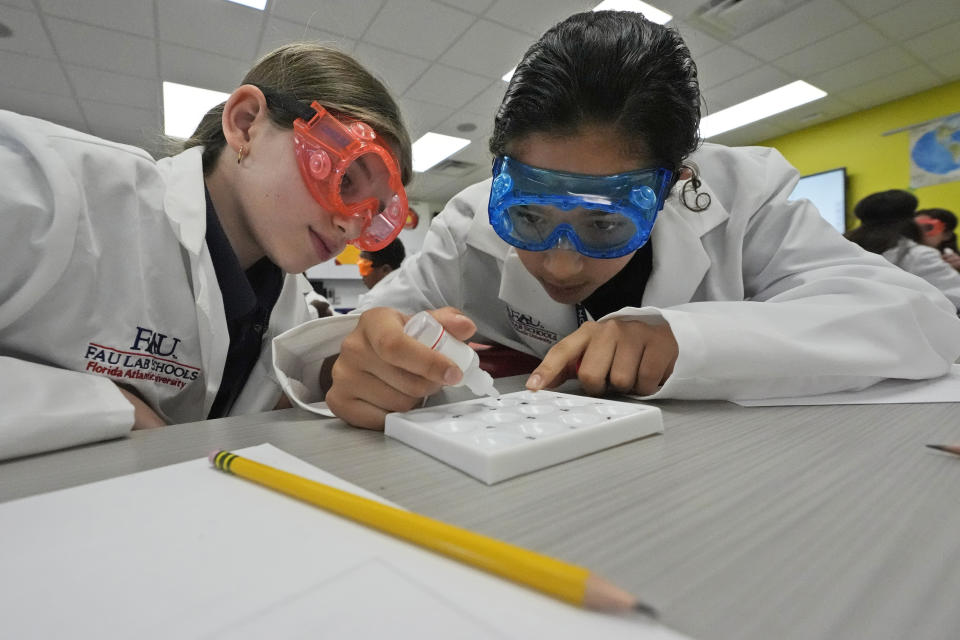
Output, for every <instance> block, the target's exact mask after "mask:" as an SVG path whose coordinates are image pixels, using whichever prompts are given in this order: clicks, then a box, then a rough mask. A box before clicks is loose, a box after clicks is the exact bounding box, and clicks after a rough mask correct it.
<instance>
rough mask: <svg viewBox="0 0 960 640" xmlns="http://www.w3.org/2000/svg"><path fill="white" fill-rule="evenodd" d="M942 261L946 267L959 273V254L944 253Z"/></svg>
mask: <svg viewBox="0 0 960 640" xmlns="http://www.w3.org/2000/svg"><path fill="white" fill-rule="evenodd" d="M943 261H944V262H946V263H947V264H948V265H950V266H951V267H953V268H954V269H956V270H957V271H960V254H958V253H945V254H943Z"/></svg>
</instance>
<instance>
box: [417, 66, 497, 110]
mask: <svg viewBox="0 0 960 640" xmlns="http://www.w3.org/2000/svg"><path fill="white" fill-rule="evenodd" d="M489 84H490V79H489V78H484V77H482V76H475V75H473V74H472V73H467V72H466V71H460V70H459V69H453V68H451V67H446V66H444V65H442V64H435V65H431V67H430V68H429V69H427V70H426V72H425V73H424V74H423V75H422V76H420V79H419V80H417V81H416V82H414V83H413V85H412V86H411V87H410V88H409V89H407V91H406V93H405V94H404V96H405V97H407V98H413V99H414V100H420V101H422V102H432V103H434V104H439V105H443V106H445V107H451V108H453V109H459V108H460V107H462V106H463V105H464V104H466V103H467V102H469V101H470V100H472V99H473V98H475V97H476V96H477V94H479V93H480V92H481V91H483V90H484V89H485V88H486V87H487V86H488V85H489Z"/></svg>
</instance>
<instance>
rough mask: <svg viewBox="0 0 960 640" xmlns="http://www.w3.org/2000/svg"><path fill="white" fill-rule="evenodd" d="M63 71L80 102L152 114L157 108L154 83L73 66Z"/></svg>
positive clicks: (157, 93) (158, 87) (66, 67)
mask: <svg viewBox="0 0 960 640" xmlns="http://www.w3.org/2000/svg"><path fill="white" fill-rule="evenodd" d="M64 69H65V70H66V72H67V76H68V77H69V78H70V83H71V84H72V85H73V88H74V90H75V91H76V92H77V96H78V97H79V98H81V99H87V100H100V101H103V102H111V103H113V104H121V105H126V106H128V107H138V108H140V109H152V110H154V111H156V110H157V109H159V108H160V104H161V96H160V84H159V83H158V82H157V81H156V80H147V79H146V78H138V77H136V76H124V75H120V74H119V73H112V72H110V71H101V70H99V69H93V68H90V67H77V66H74V65H66V66H65V67H64Z"/></svg>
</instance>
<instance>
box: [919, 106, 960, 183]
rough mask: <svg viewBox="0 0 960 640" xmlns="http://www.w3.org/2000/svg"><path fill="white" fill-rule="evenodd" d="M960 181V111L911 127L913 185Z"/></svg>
mask: <svg viewBox="0 0 960 640" xmlns="http://www.w3.org/2000/svg"><path fill="white" fill-rule="evenodd" d="M955 180H960V113H955V114H953V115H950V116H946V117H944V118H940V119H939V120H934V121H933V122H928V123H925V124H923V125H922V126H919V127H914V128H913V129H911V130H910V188H911V189H916V188H918V187H928V186H930V185H933V184H941V183H943V182H953V181H955Z"/></svg>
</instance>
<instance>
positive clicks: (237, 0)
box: [227, 0, 267, 11]
mask: <svg viewBox="0 0 960 640" xmlns="http://www.w3.org/2000/svg"><path fill="white" fill-rule="evenodd" d="M227 2H233V3H234V4H242V5H243V6H245V7H253V8H254V9H260V11H263V8H264V7H266V6H267V0H227Z"/></svg>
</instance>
